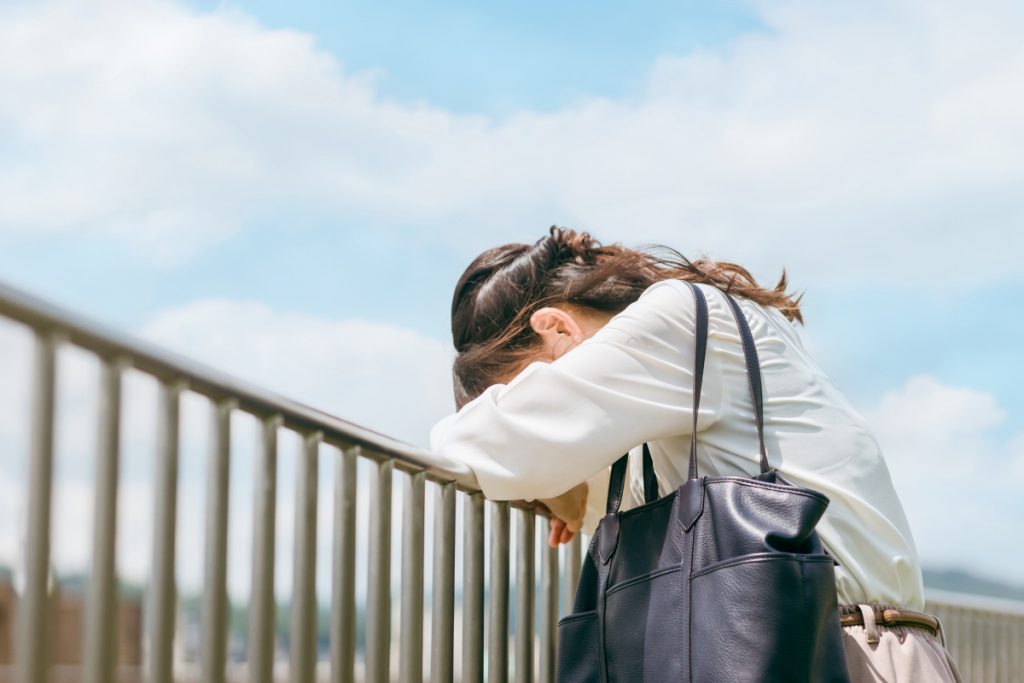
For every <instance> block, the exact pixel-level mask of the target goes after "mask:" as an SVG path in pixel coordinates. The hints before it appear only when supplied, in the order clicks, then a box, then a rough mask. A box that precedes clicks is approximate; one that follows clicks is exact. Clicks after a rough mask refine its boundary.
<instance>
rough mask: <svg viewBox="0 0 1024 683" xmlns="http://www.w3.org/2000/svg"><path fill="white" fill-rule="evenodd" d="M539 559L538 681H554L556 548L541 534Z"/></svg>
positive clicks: (556, 616) (556, 595)
mask: <svg viewBox="0 0 1024 683" xmlns="http://www.w3.org/2000/svg"><path fill="white" fill-rule="evenodd" d="M541 543H542V545H543V549H542V554H541V561H540V592H541V614H540V683H554V681H555V645H556V643H555V637H556V633H557V632H556V625H557V623H558V548H557V547H554V548H552V547H551V546H549V545H548V543H547V537H546V536H544V535H543V534H542V538H541Z"/></svg>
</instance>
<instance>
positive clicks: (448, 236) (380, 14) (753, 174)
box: [0, 0, 1024, 579]
mask: <svg viewBox="0 0 1024 683" xmlns="http://www.w3.org/2000/svg"><path fill="white" fill-rule="evenodd" d="M1022 29H1024V6H1022V5H1021V4H1020V3H1017V2H1011V1H1009V0H1005V1H1004V0H983V1H980V2H976V3H970V4H965V3H958V2H953V1H952V0H933V1H931V2H923V1H920V0H891V1H873V0H872V1H868V2H864V3H856V4H848V3H820V2H813V1H811V0H765V1H752V2H724V3H719V2H700V3H698V2H673V3H669V2H636V3H629V4H628V6H627V5H624V4H622V3H619V4H612V3H587V4H583V3H575V2H568V3H560V4H557V5H553V4H552V3H539V2H528V3H517V4H516V5H514V6H513V5H509V6H507V7H498V6H493V5H480V4H478V3H462V2H434V3H430V5H429V6H427V5H424V4H422V3H363V2H355V3H352V2H347V3H335V4H333V5H331V6H329V7H326V6H324V5H323V3H313V2H304V1H303V2H294V3H271V2H252V3H248V2H239V3H234V2H233V3H214V2H199V1H196V2H189V3H175V2H169V1H163V0H142V1H141V2H122V1H120V0H102V1H100V2H75V1H74V0H69V1H57V2H32V3H27V2H25V3H23V2H7V3H3V4H0V281H2V282H4V283H6V284H8V285H11V286H15V287H18V288H20V289H23V290H26V291H28V292H31V293H33V294H35V295H37V296H40V297H44V298H46V299H48V300H50V301H52V302H54V303H56V304H59V305H61V306H63V307H66V308H68V309H71V310H73V311H76V312H78V313H80V314H84V315H87V316H89V317H91V318H93V319H95V320H97V321H100V322H102V323H104V324H107V325H109V326H111V327H113V328H115V329H118V330H120V331H122V332H124V333H128V334H131V335H135V336H137V337H140V338H144V339H146V340H148V341H152V342H155V343H158V344H161V345H164V346H166V347H168V348H170V349H172V350H174V351H176V352H179V353H182V354H185V355H188V356H191V357H193V358H196V359H198V360H200V361H202V362H205V363H207V364H210V365H213V366H216V367H219V368H221V369H224V370H226V371H229V372H232V373H234V374H237V375H239V376H241V377H244V378H246V379H249V380H251V381H254V382H256V383H258V384H262V385H263V386H267V387H269V388H272V389H274V390H277V391H280V392H282V393H285V394H286V395H288V396H292V397H294V398H297V399H299V400H302V401H304V402H308V403H312V404H313V405H316V406H319V407H322V408H324V409H326V410H328V411H330V412H333V413H335V414H338V415H339V416H341V417H345V418H347V419H350V420H353V421H356V422H360V423H362V424H365V425H366V426H369V427H372V428H375V429H379V430H381V431H385V432H387V433H389V434H393V435H395V436H397V437H399V438H402V439H404V440H406V441H408V442H410V443H414V444H417V445H421V446H426V445H427V443H428V440H427V437H428V431H429V427H430V426H431V425H432V424H433V423H434V422H435V421H436V420H438V419H440V418H441V417H443V416H444V415H446V414H448V413H449V412H451V411H452V410H453V409H454V403H453V400H452V398H451V384H450V379H449V368H450V363H451V358H452V355H453V349H452V348H451V337H450V328H449V319H448V315H449V307H450V301H451V295H452V289H453V287H454V284H455V282H456V281H457V279H458V277H459V275H460V274H461V273H462V270H463V269H464V268H465V267H466V266H467V265H468V264H469V262H470V261H471V260H472V258H473V257H474V256H475V255H476V254H478V253H479V252H480V251H482V250H483V249H486V248H488V247H491V246H495V245H498V244H503V243H507V242H526V243H532V242H533V241H535V240H537V239H539V238H541V237H542V236H543V235H544V234H545V233H546V231H547V228H548V226H550V225H552V224H558V225H564V226H569V227H574V228H577V229H581V230H588V231H589V232H591V234H592V235H593V236H594V237H596V238H597V239H598V240H601V241H603V242H606V243H612V242H621V243H623V244H626V245H628V246H639V245H642V244H648V243H662V244H667V245H670V246H673V247H675V248H677V249H679V250H680V251H681V252H682V253H684V254H686V255H688V256H690V257H697V256H708V257H711V258H718V259H724V260H729V261H735V262H738V263H741V264H743V265H745V266H747V267H749V268H750V269H751V271H752V272H753V273H754V274H755V276H757V277H758V278H759V279H760V280H761V281H762V282H763V283H766V284H774V281H775V279H776V278H777V277H778V275H779V273H780V272H781V271H782V269H783V268H785V269H786V272H787V273H788V274H789V277H790V281H791V283H792V284H793V286H794V287H795V288H797V289H798V290H802V291H804V292H805V298H804V311H805V317H806V323H807V324H806V326H805V327H804V328H802V330H801V332H802V334H803V336H804V339H805V340H806V344H807V346H808V348H809V349H811V351H812V353H813V354H814V355H815V356H816V357H817V358H818V359H819V361H820V362H821V364H822V366H823V367H824V368H825V370H826V372H828V373H829V375H830V376H831V377H832V378H833V379H834V380H835V381H836V382H837V384H838V385H839V386H840V388H842V389H844V390H845V391H846V392H847V394H848V395H849V396H850V398H851V400H852V402H853V404H854V405H855V406H856V407H857V409H858V410H859V411H861V412H862V413H863V414H864V415H865V416H866V417H867V418H868V419H869V421H870V422H871V424H872V425H873V426H874V427H875V429H876V431H877V433H878V436H879V440H880V443H881V444H882V447H883V450H884V451H885V453H886V457H887V459H888V461H889V465H890V470H891V472H892V475H893V479H894V482H895V483H896V485H897V490H898V491H899V492H900V494H901V496H902V498H903V500H904V505H905V506H906V508H907V513H908V517H909V518H910V521H911V524H912V527H913V529H914V531H915V540H916V541H917V544H918V549H919V551H920V553H921V556H922V558H923V560H924V561H925V563H926V564H927V565H928V566H933V567H938V568H949V567H957V568H964V569H968V570H971V571H975V572H978V573H981V574H984V575H986V576H991V577H996V578H1003V579H1009V578H1011V577H1013V576H1016V577H1020V576H1024V549H1022V548H1018V547H1010V548H1006V547H1005V543H1002V542H1001V541H1003V540H1005V539H1006V538H1012V537H1015V536H1016V535H1018V534H1019V531H1018V527H1019V522H1020V521H1022V520H1024V498H1022V497H1021V496H1020V495H1019V490H1020V487H1021V485H1022V484H1024V393H1022V392H1021V391H1020V389H1019V387H1020V386H1021V384H1022V383H1024V369H1022V364H1021V362H1020V358H1021V355H1020V351H1019V348H1020V341H1019V340H1020V339H1021V337H1022V336H1024V316H1022V315H1020V313H1021V305H1020V302H1021V301H1022V300H1024V266H1022V265H1021V260H1020V254H1021V253H1022V247H1024V237H1022V218H1024V193H1022V192H1021V191H1020V187H1021V183H1022V180H1024V156H1022V155H1021V154H1020V150H1021V149H1022V143H1024V45H1022V43H1021V41H1020V39H1019V37H1020V35H1021V31H1022ZM0 346H2V348H4V349H5V352H4V354H3V360H2V361H0V362H3V363H6V364H7V369H6V370H4V371H3V374H2V375H0V376H6V377H7V378H8V379H9V382H7V383H6V386H0V392H3V393H2V394H0V405H4V406H6V407H5V410H6V411H7V415H8V417H7V418H6V424H4V425H0V437H2V438H4V439H5V440H6V443H7V444H8V446H9V447H8V448H7V449H6V453H5V455H4V460H3V462H2V463H0V467H2V468H3V470H2V472H0V474H2V475H3V477H2V478H0V487H4V488H6V490H7V494H8V495H6V496H0V499H4V500H6V502H5V503H0V512H5V513H6V514H0V518H7V519H13V520H18V519H21V507H19V506H20V505H21V503H19V502H18V501H19V500H20V498H19V495H18V493H17V491H18V490H19V489H20V485H19V483H18V482H19V481H20V479H19V478H20V477H22V476H23V474H24V461H23V460H24V458H23V456H22V455H21V454H22V453H23V446H24V436H23V429H21V428H22V427H23V424H24V421H23V419H22V418H21V417H18V416H19V415H20V414H21V413H19V412H18V411H19V410H21V409H22V408H23V405H22V401H21V399H19V396H23V394H18V387H22V386H24V383H25V382H27V375H26V374H25V372H26V371H25V367H26V363H27V358H28V355H27V354H28V349H29V347H28V346H27V343H26V341H25V339H24V335H23V334H22V333H21V332H20V331H19V330H17V329H14V328H12V327H11V326H6V327H5V326H3V325H0ZM68 363H69V366H68V367H69V370H68V377H69V378H70V379H69V383H70V385H72V387H71V388H70V389H68V392H69V393H68V398H67V405H68V408H67V410H66V411H65V414H64V415H65V417H64V418H62V419H65V421H66V422H67V423H68V427H67V429H66V430H65V431H66V433H67V434H68V436H66V437H64V438H65V440H66V446H65V447H64V449H65V450H64V451H61V456H60V458H61V459H60V463H62V464H60V466H59V471H58V474H59V477H61V480H60V481H61V482H63V484H62V485H64V484H66V485H67V486H68V487H69V488H68V489H67V490H68V491H69V492H72V491H78V493H77V494H75V495H78V496H79V498H77V499H76V498H75V497H74V495H72V494H71V493H69V495H68V496H67V497H66V498H65V499H63V502H62V503H61V505H62V506H63V507H62V508H61V509H62V510H65V513H63V514H66V515H67V516H68V518H74V519H76V520H80V519H81V518H83V515H82V514H79V513H80V512H81V510H82V509H85V508H88V506H89V504H90V503H89V501H88V493H87V488H82V487H83V486H85V484H84V483H83V482H85V481H87V479H88V472H89V465H88V462H89V458H90V457H91V456H90V455H89V449H88V444H89V443H91V442H90V441H89V439H88V438H85V437H84V436H83V435H85V434H87V433H88V429H89V428H90V427H89V419H90V418H89V415H90V413H89V411H90V410H92V409H93V407H92V404H91V402H90V400H89V398H88V397H89V396H90V393H89V391H90V387H91V386H92V385H93V383H94V376H93V375H94V370H90V365H89V361H88V359H87V358H83V357H78V356H74V354H72V357H71V358H69V360H68ZM0 370H2V367H0ZM139 381H140V387H142V388H140V389H139V391H140V392H141V393H140V394H139V395H140V396H142V395H144V394H145V393H146V390H145V382H144V381H142V380H139ZM151 389H152V387H150V390H151ZM150 393H151V392H150ZM150 398H151V397H150ZM146 400H149V399H143V398H140V399H139V401H140V403H139V405H140V406H141V405H143V404H145V402H146ZM62 405H63V404H62ZM133 405H134V404H133ZM146 410H149V409H148V408H147V409H144V408H139V409H138V412H139V415H140V417H138V418H137V419H138V420H145V419H146V415H149V414H150V413H151V411H150V413H146ZM196 419H197V420H201V419H202V417H201V415H199V416H198V417H197V418H196ZM140 424H141V423H140ZM62 428H63V423H62ZM133 429H134V428H133ZM76 430H77V431H76ZM83 430H84V431H83ZM138 434H139V435H138V437H137V439H138V440H137V441H131V440H129V441H130V443H132V444H135V445H134V446H132V448H137V452H138V453H140V454H141V453H145V452H146V451H145V448H146V443H148V442H147V441H146V439H147V438H149V437H146V430H145V428H144V427H139V428H138ZM133 438H135V437H133ZM200 441H201V439H200ZM200 447H201V444H198V445H196V446H195V448H200ZM132 452H133V453H135V452H136V451H132ZM136 460H137V462H136ZM144 460H145V458H144V456H143V455H138V456H135V455H129V456H127V459H126V463H127V464H126V468H125V471H124V473H123V478H124V480H125V481H126V482H127V484H126V491H129V493H124V494H123V495H124V496H125V499H128V498H130V497H131V496H135V498H133V499H132V500H137V501H140V502H139V505H140V506H142V505H143V501H145V500H146V495H147V494H146V490H147V489H146V488H145V486H144V481H145V479H146V467H145V465H144ZM240 462H241V463H242V464H241V465H240V469H239V470H238V471H239V472H241V473H242V474H241V475H240V482H241V483H238V484H237V485H238V486H239V487H244V485H245V482H246V481H247V480H246V479H245V477H246V476H248V474H251V472H247V470H246V465H245V458H241V459H240ZM196 468H197V469H196V471H197V472H201V468H200V467H199V465H196ZM196 476H197V478H198V477H199V475H198V474H197V475H196ZM133 484H138V486H136V487H134V488H133ZM76 486H77V487H78V488H77V489H76V488H75V487H76ZM186 488H187V487H186ZM183 495H184V494H183ZM197 495H198V494H197ZM242 498H243V499H244V495H243V496H242ZM72 500H80V504H79V503H73V502H68V501H72ZM951 500H956V501H957V502H958V503H959V504H960V505H961V507H960V508H959V509H958V511H957V514H956V515H952V514H950V513H949V502H950V501H951ZM3 506H6V507H3ZM82 506H85V507H84V508H83V507H82ZM132 507H133V506H132V505H127V504H123V505H122V509H131V508H132ZM58 518H59V519H64V518H60V517H59V516H58ZM126 523H128V522H126ZM199 523H200V521H199V517H197V521H196V524H199ZM69 524H71V522H69ZM58 526H60V523H58ZM18 533H20V532H19V531H18V527H17V525H16V524H15V523H14V522H10V523H7V524H6V526H2V527H0V562H3V561H5V558H14V560H16V559H17V554H18V552H19V551H18V548H19V546H18V543H19V541H18ZM60 533H64V534H66V535H67V536H68V537H73V536H74V534H71V533H70V532H67V531H62V532H60ZM133 533H138V534H140V535H144V533H145V532H144V531H143V530H137V532H133ZM950 539H956V543H955V544H954V543H950ZM69 542H70V541H69ZM993 547H1002V548H1004V549H1003V550H1002V551H1001V552H1000V553H999V554H998V557H997V556H996V555H995V554H993V553H992V552H991V548H993ZM83 552H85V551H84V549H82V548H79V550H74V551H69V553H70V555H69V558H70V559H67V560H66V562H67V563H68V564H69V566H70V565H73V564H74V563H75V561H76V560H75V559H74V557H72V556H75V553H78V556H80V555H81V554H82V553H83ZM237 552H238V553H241V554H243V555H244V549H241V550H238V551H237ZM62 561H64V560H62ZM138 571H143V570H142V569H138Z"/></svg>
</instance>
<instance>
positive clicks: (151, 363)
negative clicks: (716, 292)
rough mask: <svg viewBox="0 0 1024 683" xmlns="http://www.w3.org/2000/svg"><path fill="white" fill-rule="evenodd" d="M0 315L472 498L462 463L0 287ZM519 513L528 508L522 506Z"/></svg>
mask: <svg viewBox="0 0 1024 683" xmlns="http://www.w3.org/2000/svg"><path fill="white" fill-rule="evenodd" d="M0 316H2V317H6V318H9V319H12V320H16V321H18V322H21V323H24V324H26V325H28V326H29V327H30V328H34V329H48V330H53V331H55V332H56V334H58V336H59V337H60V338H61V339H62V340H65V341H68V342H70V343H72V344H75V345H77V346H81V347H83V348H85V349H89V350H90V351H93V352H94V353H96V354H97V355H99V356H101V357H105V358H111V359H112V358H117V357H126V358H127V360H128V361H129V362H130V366H131V367H134V368H136V369H138V370H141V371H143V372H145V373H148V374H150V375H153V376H155V377H156V378H158V379H163V380H166V381H184V383H185V387H186V388H188V389H190V390H192V391H195V392H196V393H199V394H202V395H203V396H206V397H207V398H209V399H211V400H214V401H217V400H231V399H233V400H237V407H238V408H239V409H240V410H242V411H244V412H247V413H251V414H253V415H255V416H257V417H260V418H269V417H271V416H273V415H275V414H276V415H280V416H281V418H282V420H283V425H284V426H285V427H288V428H290V429H293V430H295V431H297V432H300V433H309V432H316V431H319V432H321V433H322V434H323V439H324V441H325V442H326V443H329V444H331V445H334V446H338V447H341V448H348V447H351V446H361V447H363V448H364V449H365V452H364V455H368V456H370V457H376V458H377V459H386V458H391V457H393V458H395V461H396V462H395V466H396V467H397V468H398V469H401V470H404V471H406V472H413V473H415V472H426V476H427V478H428V479H430V480H431V481H435V482H439V483H443V482H450V481H454V482H455V483H456V485H457V486H458V488H459V489H461V490H463V491H467V492H472V493H475V492H478V491H479V490H480V485H479V484H478V483H477V480H476V476H475V475H474V474H473V472H472V470H471V469H470V468H469V467H468V466H467V465H465V464H462V463H459V462H456V461H454V460H450V459H447V458H443V457H440V456H438V455H436V454H434V453H432V452H430V451H428V450H425V449H422V448H418V447H416V446H413V445H411V444H408V443H405V442H404V441H400V440H398V439H395V438H393V437H390V436H388V435H386V434H382V433H380V432H377V431H375V430H372V429H370V428H368V427H364V426H362V425H359V424H356V423H355V422H351V421H349V420H344V419H342V418H340V417H337V416H334V415H331V414H330V413H326V412H324V411H321V410H318V409H316V408H314V407H312V406H309V405H306V404H304V403H301V402H299V401H295V400H293V399H290V398H286V397H284V396H282V395H280V394H277V393H275V392H273V391H270V390H268V389H265V388H263V387H260V386H257V385H255V384H252V383H250V382H247V381H244V380H242V379H239V378H237V377H235V376H233V375H230V374H228V373H225V372H223V371H221V370H218V369H216V368H213V367H210V366H208V365H205V364H203V363H200V362H198V361H195V360H193V359H191V358H187V357H185V356H182V355H180V354H177V353H174V352H172V351H169V350H167V349H164V348H163V347H161V346H158V345H156V344H153V343H150V342H147V341H145V340H143V339H140V338H138V337H134V336H132V335H129V334H126V333H124V332H121V331H118V330H115V329H113V328H111V327H108V326H106V325H103V324H100V323H97V322H95V321H93V320H90V319H87V318H85V317H83V316H81V315H78V314H76V313H74V312H73V311H70V310H68V309H66V308H63V307H61V306H59V305H57V304H54V303H52V302H49V301H46V300H44V299H40V298H39V297H36V296H34V295H32V294H29V293H28V292H25V291H24V290H21V289H19V288H17V287H14V286H11V285H10V284H7V283H5V282H3V281H0ZM524 507H530V506H529V505H525V506H524Z"/></svg>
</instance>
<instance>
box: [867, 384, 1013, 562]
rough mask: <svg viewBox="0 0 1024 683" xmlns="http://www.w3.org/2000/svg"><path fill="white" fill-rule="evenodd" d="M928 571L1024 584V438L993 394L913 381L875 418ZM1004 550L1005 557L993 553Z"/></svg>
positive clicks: (872, 417)
mask: <svg viewBox="0 0 1024 683" xmlns="http://www.w3.org/2000/svg"><path fill="white" fill-rule="evenodd" d="M866 416H867V418H868V421H869V422H870V423H871V424H872V426H873V427H874V428H875V429H876V430H877V435H878V439H879V443H880V444H881V445H882V449H883V451H884V452H885V454H886V459H887V461H888V463H889V469H890V472H891V474H892V477H893V482H894V483H895V485H896V489H897V491H898V492H899V494H900V497H901V499H902V500H903V504H904V508H905V509H906V512H907V517H908V519H909V520H910V524H911V528H912V530H913V532H914V535H915V539H916V541H917V545H918V550H919V552H920V554H921V557H922V560H923V561H924V562H925V564H927V565H930V566H944V567H963V568H969V569H973V570H975V571H981V572H984V573H985V574H987V575H989V576H992V577H995V578H1006V577H1019V576H1024V550H1021V549H1020V547H1019V544H1014V543H1003V542H1001V541H1002V540H1005V539H1010V538H1017V537H1018V536H1019V535H1020V525H1021V523H1022V522H1024V499H1022V498H1021V496H1020V493H1019V492H1020V489H1021V486H1022V485H1024V433H1017V434H1013V435H1011V436H1009V437H1006V436H1005V435H1003V434H1001V433H1000V431H999V427H1000V426H1002V425H1003V423H1004V422H1005V420H1006V417H1007V415H1006V412H1005V411H1004V410H1003V409H1002V407H1001V406H1000V405H999V404H998V402H997V401H996V399H995V398H994V397H993V396H992V395H991V394H989V393H987V392H984V391H978V390H976V389H971V388H966V387H954V386H949V385H947V384H944V383H942V382H941V381H939V380H938V379H935V378H934V377H930V376H925V375H922V376H917V377H913V378H911V379H909V380H908V381H907V382H906V384H905V385H904V386H903V387H901V388H900V389H898V390H895V391H892V392H890V393H888V394H886V395H885V396H884V397H883V398H882V400H881V401H880V402H879V404H878V405H877V406H876V407H875V408H873V409H872V410H870V411H868V412H867V415H866ZM995 547H998V548H999V552H992V549H993V548H995Z"/></svg>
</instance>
